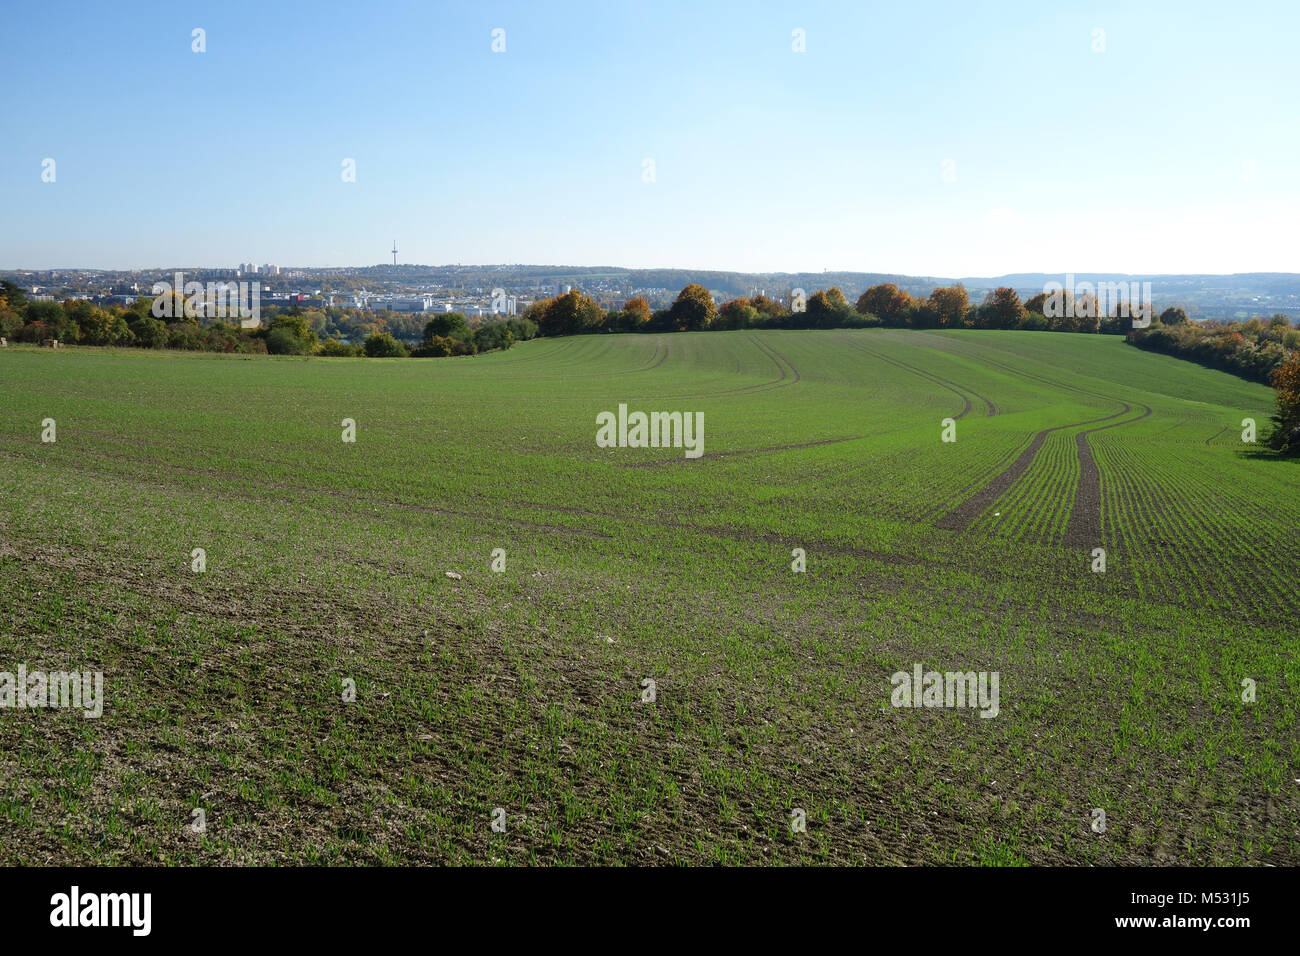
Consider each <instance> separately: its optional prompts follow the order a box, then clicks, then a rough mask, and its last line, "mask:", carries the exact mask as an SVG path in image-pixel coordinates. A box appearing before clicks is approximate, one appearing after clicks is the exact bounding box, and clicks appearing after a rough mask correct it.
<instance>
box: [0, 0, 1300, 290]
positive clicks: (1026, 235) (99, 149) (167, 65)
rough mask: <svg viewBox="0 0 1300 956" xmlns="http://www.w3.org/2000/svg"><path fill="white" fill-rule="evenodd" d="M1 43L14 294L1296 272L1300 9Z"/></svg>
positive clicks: (123, 17) (2, 220)
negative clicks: (102, 272)
mask: <svg viewBox="0 0 1300 956" xmlns="http://www.w3.org/2000/svg"><path fill="white" fill-rule="evenodd" d="M5 26H6V39H5V54H4V57H3V58H2V59H0V80H2V81H3V87H4V89H5V91H6V92H5V106H6V109H5V112H4V115H5V117H6V120H7V122H6V123H5V127H6V134H5V136H4V140H3V147H0V210H3V211H2V212H0V268H42V269H43V268H56V267H91V268H132V267H154V266H157V267H166V266H198V265H234V264H235V263H237V262H240V261H246V260H253V261H256V262H258V263H262V262H274V263H277V264H280V265H284V266H291V265H370V264H374V263H378V262H384V261H390V257H389V256H388V255H387V251H388V249H389V248H390V246H391V243H392V242H393V240H394V239H396V240H397V244H398V248H399V251H400V255H399V260H400V261H402V262H419V263H431V264H442V263H456V262H463V263H495V262H523V263H555V264H567V265H622V266H631V267H693V268H701V269H734V270H743V271H803V270H809V271H817V270H821V269H851V270H859V271H875V272H902V273H908V274H915V275H935V276H982V275H997V274H1002V273H1006V272H1024V271H1044V272H1055V273H1063V272H1066V271H1073V272H1088V271H1121V272H1248V271H1293V270H1297V269H1298V268H1300V256H1298V255H1297V253H1296V250H1297V248H1300V242H1297V239H1296V235H1295V231H1296V230H1295V223H1296V222H1297V221H1298V220H1297V214H1298V213H1300V186H1298V182H1300V175H1298V174H1300V122H1298V120H1300V77H1298V75H1297V73H1296V66H1295V44H1296V41H1297V38H1298V37H1300V4H1297V3H1294V2H1273V3H1252V2H1234V3H1232V4H1209V3H1195V2H1191V3H1187V2H1181V3H1176V2H1169V3H1165V2H1151V3H1119V2H1112V3H1085V2H1050V0H1031V2H1013V0H1007V2H978V0H974V2H961V3H958V2H943V3H939V2H930V3H926V2H908V3H895V2H890V3H864V2H845V3H839V2H834V3H752V2H751V3H715V2H710V0H696V2H691V3H675V2H655V3H635V2H629V0H604V2H592V3H569V2H555V3H550V2H544V0H531V2H524V3H491V2H482V3H478V2H446V3H444V2H430V0H423V2H406V0H397V2H385V0H371V2H368V3H357V2H333V0H321V2H302V3H287V2H274V0H264V2H243V0H222V2H214V3H185V2H159V3H132V2H120V3H119V2H115V3H103V4H101V3H81V4H72V3H62V2H57V0H56V2H43V3H39V4H37V3H32V4H22V5H17V4H12V5H10V6H9V8H8V9H7V10H6V12H5ZM194 28H202V29H203V30H204V31H205V33H206V37H205V39H206V48H207V49H206V52H204V53H194V52H192V49H191V46H192V30H193V29H194ZM496 28H501V29H504V30H505V52H503V53H494V52H493V51H492V31H493V30H494V29H496ZM796 29H800V30H803V31H804V36H805V46H806V49H805V51H804V52H802V53H796V52H794V50H793V48H792V47H793V45H794V40H793V37H792V31H794V30H796ZM1096 30H1103V31H1104V47H1105V48H1104V52H1095V51H1094V46H1096V45H1097V40H1098V37H1097V36H1096V35H1095V34H1094V31H1096ZM47 158H49V159H53V160H54V161H55V164H56V165H55V181H54V182H52V183H51V182H43V181H42V162H43V160H45V159H47ZM345 159H353V160H355V164H356V181H355V182H344V181H343V178H342V175H341V173H342V163H343V161H344V160H345ZM647 159H650V160H653V163H654V167H653V169H654V181H653V182H648V181H646V178H645V173H644V169H645V166H644V161H645V160H647ZM946 161H951V162H950V163H948V164H946ZM945 173H947V175H945Z"/></svg>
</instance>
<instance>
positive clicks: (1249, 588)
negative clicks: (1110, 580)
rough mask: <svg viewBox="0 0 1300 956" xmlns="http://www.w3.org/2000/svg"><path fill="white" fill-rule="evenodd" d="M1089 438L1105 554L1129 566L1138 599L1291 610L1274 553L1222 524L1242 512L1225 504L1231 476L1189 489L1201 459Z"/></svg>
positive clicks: (1103, 436)
mask: <svg viewBox="0 0 1300 956" xmlns="http://www.w3.org/2000/svg"><path fill="white" fill-rule="evenodd" d="M1093 437H1094V441H1093V454H1094V457H1095V458H1096V459H1097V463H1098V467H1099V468H1100V469H1101V474H1102V500H1103V506H1102V507H1103V529H1104V535H1103V537H1104V540H1105V542H1106V547H1107V548H1108V554H1110V555H1112V556H1115V557H1120V559H1121V560H1122V561H1123V562H1124V563H1125V564H1127V565H1128V568H1129V570H1130V571H1131V573H1132V576H1133V578H1134V580H1135V581H1136V582H1137V586H1138V591H1139V594H1140V595H1141V596H1142V597H1144V598H1152V597H1153V598H1158V599H1163V600H1167V601H1170V602H1172V603H1177V604H1190V603H1196V604H1201V605H1203V606H1206V607H1211V608H1217V609H1225V608H1229V609H1230V608H1233V607H1240V606H1242V605H1241V602H1243V601H1245V602H1250V603H1251V604H1253V603H1254V602H1255V601H1257V600H1258V598H1259V596H1260V591H1261V590H1264V591H1266V592H1267V593H1268V594H1269V595H1270V597H1271V598H1272V599H1275V600H1278V601H1279V602H1282V603H1283V604H1285V605H1291V606H1294V605H1295V603H1296V600H1297V599H1296V597H1295V593H1294V592H1295V590H1296V589H1295V587H1294V584H1292V586H1291V588H1290V589H1289V590H1288V589H1287V587H1286V582H1285V580H1284V578H1283V576H1282V575H1281V574H1278V573H1277V571H1276V569H1274V568H1273V564H1274V563H1275V562H1274V561H1273V560H1270V559H1269V554H1270V553H1271V554H1273V555H1274V556H1275V555H1276V553H1277V552H1276V551H1275V550H1273V548H1274V545H1272V544H1267V543H1266V544H1263V546H1262V547H1261V543H1260V542H1258V541H1250V540H1249V536H1248V535H1246V534H1243V530H1244V529H1243V528H1242V527H1241V526H1240V525H1235V526H1234V524H1233V523H1232V522H1231V521H1230V520H1229V519H1228V518H1226V517H1225V515H1226V513H1228V512H1229V511H1230V510H1232V509H1234V508H1239V507H1241V506H1243V505H1246V506H1248V502H1245V501H1241V500H1238V501H1235V502H1231V503H1230V499H1234V498H1238V496H1239V494H1240V493H1238V492H1235V491H1233V490H1232V489H1231V487H1230V484H1229V483H1230V482H1231V480H1232V478H1231V476H1229V475H1223V476H1222V477H1221V481H1219V482H1205V481H1202V480H1198V481H1195V482H1192V481H1188V480H1187V476H1188V475H1189V474H1194V473H1196V472H1197V471H1198V470H1199V471H1203V470H1204V469H1205V468H1206V467H1208V466H1209V463H1208V462H1207V460H1206V459H1205V456H1204V455H1200V454H1197V453H1191V454H1188V453H1185V452H1181V453H1180V452H1177V451H1175V450H1173V449H1170V448H1167V447H1166V448H1161V447H1160V446H1152V445H1150V444H1140V443H1137V442H1132V441H1127V440H1125V438H1124V437H1123V436H1122V435H1117V434H1115V433H1114V432H1113V431H1112V432H1101V433H1099V434H1098V435H1096V436H1093ZM1238 477H1239V476H1238ZM1207 487H1212V488H1213V490H1212V491H1209V490H1206V489H1207ZM1245 513H1246V514H1250V513H1252V512H1250V511H1249V510H1248V511H1246V512H1245ZM1256 513H1257V512H1256ZM1189 592H1191V593H1190V594H1189Z"/></svg>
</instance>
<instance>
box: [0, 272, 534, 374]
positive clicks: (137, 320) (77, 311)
mask: <svg viewBox="0 0 1300 956" xmlns="http://www.w3.org/2000/svg"><path fill="white" fill-rule="evenodd" d="M173 315H174V316H175V318H169V319H166V320H164V319H161V318H158V317H156V316H155V315H154V313H153V300H152V299H150V298H147V297H141V298H139V299H137V300H136V301H135V302H134V303H132V304H131V305H130V306H128V307H126V308H120V307H117V306H107V307H104V306H98V305H94V304H93V303H91V302H87V301H86V300H84V299H73V300H69V301H67V302H53V301H48V300H39V301H29V300H28V298H27V295H26V293H25V292H24V291H23V290H22V288H21V287H20V286H18V285H16V284H15V283H13V282H10V281H8V280H4V281H0V337H2V338H4V339H6V340H13V341H15V342H34V343H42V342H47V341H50V340H57V341H59V342H62V343H64V344H68V345H72V344H79V345H111V346H119V347H122V346H126V347H136V348H146V349H164V348H170V349H184V350H187V351H207V352H240V353H256V354H267V353H270V354H271V355H324V356H370V357H376V358H386V357H403V356H416V357H425V356H428V357H439V356H447V355H476V354H478V353H479V352H487V351H491V350H493V349H508V348H510V347H511V346H512V345H514V344H515V343H516V342H520V341H524V340H525V339H530V338H533V337H534V336H536V335H537V326H536V324H535V323H533V322H531V321H529V320H527V319H525V318H519V319H510V320H508V321H503V322H488V323H484V324H481V325H479V326H477V327H475V328H473V329H471V328H470V325H469V322H468V321H467V320H466V318H465V317H464V316H463V315H460V314H459V313H455V312H450V313H440V314H438V315H435V316H434V317H433V318H431V319H429V320H428V321H427V322H426V323H425V325H424V335H423V338H422V339H421V340H420V342H419V343H418V344H416V345H414V346H413V347H412V346H409V345H408V344H407V343H405V342H403V341H401V340H400V339H398V338H396V337H395V336H394V335H393V334H392V333H391V332H389V331H388V330H387V329H384V328H382V327H377V326H378V325H380V324H381V323H382V322H383V319H382V318H378V319H375V320H374V322H373V324H371V325H370V326H368V327H366V328H367V331H366V333H365V337H364V339H363V340H362V341H360V342H357V343H355V344H349V343H345V342H342V341H340V340H339V339H338V338H325V339H322V338H321V336H320V335H318V334H317V332H316V329H315V325H316V324H319V323H317V322H313V313H311V312H307V313H304V312H302V311H301V310H299V309H297V308H290V309H279V308H275V307H270V308H267V309H265V310H263V318H264V319H265V320H266V324H265V325H264V326H263V327H261V328H257V329H244V328H241V327H240V326H239V325H237V324H231V325H227V324H225V323H222V322H216V323H213V324H211V325H201V324H200V323H199V319H198V317H197V316H196V315H195V314H194V312H193V310H192V309H187V308H186V306H185V304H184V299H182V298H180V297H177V298H176V300H175V303H174V312H173ZM320 318H321V319H324V318H325V316H323V315H322V316H320ZM403 318H404V317H403ZM417 328H418V326H417Z"/></svg>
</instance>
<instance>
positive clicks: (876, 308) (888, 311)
mask: <svg viewBox="0 0 1300 956" xmlns="http://www.w3.org/2000/svg"><path fill="white" fill-rule="evenodd" d="M915 305H916V300H915V299H914V298H912V295H911V293H909V292H906V291H904V290H903V289H900V288H899V287H898V286H896V285H894V284H893V283H892V282H885V283H882V284H881V285H873V286H872V287H871V288H870V289H868V290H867V291H866V292H864V293H862V295H860V296H858V304H857V306H856V307H855V308H856V309H857V310H858V311H859V312H861V313H862V314H863V315H874V316H876V317H878V318H879V319H881V320H882V321H883V322H885V324H887V325H899V324H905V323H904V321H903V320H904V317H905V316H906V314H907V312H908V310H909V309H911V308H912V307H913V306H915Z"/></svg>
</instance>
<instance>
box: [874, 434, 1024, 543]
mask: <svg viewBox="0 0 1300 956" xmlns="http://www.w3.org/2000/svg"><path fill="white" fill-rule="evenodd" d="M965 424H966V420H965V419H963V420H962V421H960V422H958V423H957V443H956V444H955V445H940V446H939V447H940V448H941V449H943V451H941V452H940V453H941V454H942V455H948V454H949V452H948V451H947V449H955V448H957V447H958V446H963V443H964V446H963V447H962V451H961V458H960V459H956V458H955V457H954V458H953V459H952V460H950V461H947V462H941V463H938V464H937V465H936V466H934V467H926V466H925V465H924V463H922V462H921V461H920V459H919V458H918V455H917V450H916V449H914V448H908V449H904V450H902V451H901V452H900V453H899V457H900V459H902V462H903V465H904V467H903V468H902V469H895V470H894V472H893V473H889V480H888V482H884V483H885V484H887V485H890V486H892V487H893V488H894V489H895V490H896V491H897V492H899V493H900V496H899V502H898V507H897V509H896V510H895V511H894V512H893V514H894V515H895V516H896V517H899V518H902V519H905V520H908V521H916V520H918V519H925V518H929V519H932V520H934V521H938V520H939V519H940V518H942V517H943V516H944V515H946V514H948V512H950V511H952V510H953V509H954V508H956V507H957V506H958V505H960V504H961V503H962V502H963V501H965V500H966V499H967V498H969V497H971V496H972V495H974V494H977V493H978V492H979V491H980V489H982V488H984V487H985V486H986V485H987V484H988V483H989V482H991V481H993V479H995V478H997V476H998V475H1000V474H1002V472H1003V471H1004V470H1006V469H1007V468H1009V467H1010V466H1011V464H1012V463H1013V462H1014V461H1015V460H1016V459H1017V458H1018V457H1019V456H1020V453H1021V452H1022V451H1024V450H1025V448H1026V447H1027V446H1028V445H1029V443H1030V442H1031V441H1032V440H1033V436H1032V435H1024V434H1018V433H1015V432H1010V431H993V430H989V429H986V430H984V431H983V432H982V433H981V434H980V435H979V436H978V437H970V430H969V428H967V430H966V431H965V432H963V430H962V427H963V425H965ZM927 427H928V426H927ZM936 434H937V432H936ZM963 435H965V437H963ZM972 449H974V450H973V451H972ZM887 473H888V472H887ZM904 481H906V484H905V483H904ZM940 481H942V484H940ZM918 502H928V504H926V505H925V506H923V507H920V508H919V510H918V505H917V503H918ZM993 510H994V511H996V510H997V508H994V509H993Z"/></svg>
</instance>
